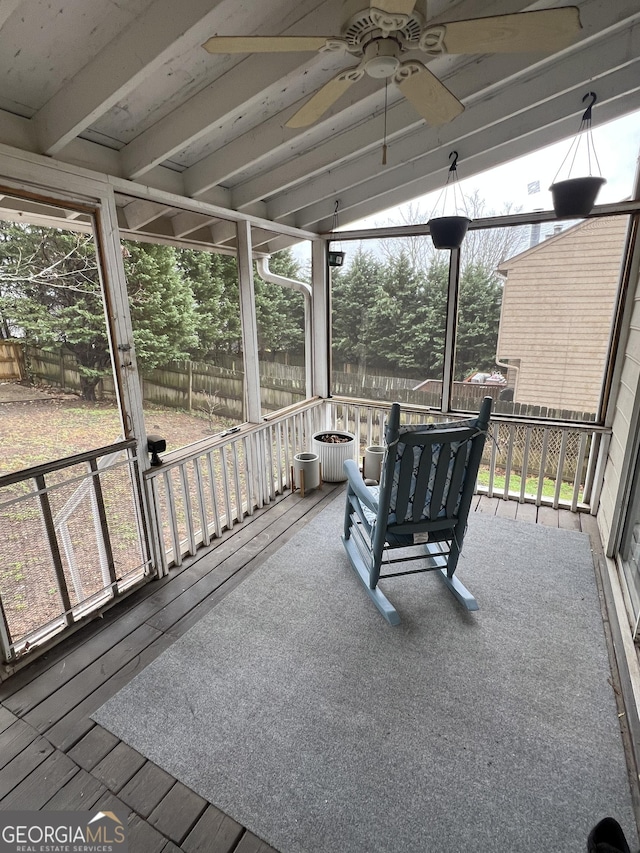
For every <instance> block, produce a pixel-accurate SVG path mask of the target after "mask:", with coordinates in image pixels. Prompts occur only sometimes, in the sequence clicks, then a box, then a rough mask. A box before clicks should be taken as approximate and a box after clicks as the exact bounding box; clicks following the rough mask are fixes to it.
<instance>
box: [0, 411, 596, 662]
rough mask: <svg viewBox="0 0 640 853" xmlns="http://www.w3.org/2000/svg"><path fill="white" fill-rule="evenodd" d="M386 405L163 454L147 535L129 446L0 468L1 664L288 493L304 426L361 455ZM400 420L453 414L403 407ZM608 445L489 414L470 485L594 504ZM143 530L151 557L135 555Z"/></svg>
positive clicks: (590, 431)
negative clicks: (345, 438) (334, 433)
mask: <svg viewBox="0 0 640 853" xmlns="http://www.w3.org/2000/svg"><path fill="white" fill-rule="evenodd" d="M388 410H389V406H388V405H387V404H380V403H376V402H370V401H355V400H349V399H338V398H332V399H329V400H320V399H317V400H313V401H307V402H305V403H303V404H299V405H297V406H294V407H291V408H290V409H289V410H285V411H282V412H280V413H279V414H278V415H275V416H272V417H270V418H269V419H268V420H266V421H265V422H264V423H262V424H260V425H256V426H252V425H244V426H242V427H235V428H233V429H231V430H227V431H226V432H223V433H221V434H220V435H218V436H212V437H211V438H207V439H205V440H203V441H200V442H197V443H195V444H192V445H189V446H188V447H186V448H183V449H182V450H179V451H176V452H174V453H171V454H166V455H165V456H164V458H163V460H162V464H161V465H160V466H158V467H154V468H151V469H149V470H148V471H146V472H145V473H144V474H143V475H142V478H141V481H140V482H141V484H142V487H143V489H144V490H145V493H146V494H145V498H146V500H143V501H141V503H142V504H143V505H145V506H148V507H149V513H148V515H149V530H148V533H149V541H148V542H146V541H145V539H144V534H145V531H144V530H141V531H140V530H134V529H128V528H127V524H129V526H131V519H132V518H137V517H138V516H137V515H136V513H135V511H133V512H132V506H131V496H132V493H131V484H132V482H133V483H135V482H137V460H136V457H135V442H120V443H118V444H115V445H110V446H108V447H104V448H100V449H99V450H96V451H93V452H91V453H86V454H80V455H78V456H75V457H70V458H68V459H65V460H59V461H58V462H55V463H52V464H51V465H44V466H38V467H36V468H32V469H29V470H27V471H21V472H19V473H17V474H14V475H8V476H5V477H1V478H0V522H1V523H2V526H3V531H4V537H3V539H7V537H8V539H7V542H4V541H3V542H2V547H3V549H4V554H5V560H4V563H5V566H6V565H7V557H6V554H10V555H12V556H10V558H9V563H10V566H9V572H13V580H12V584H13V586H12V587H10V588H11V589H12V590H13V596H12V598H11V600H9V598H8V597H7V595H6V593H5V592H4V590H6V589H7V578H6V577H5V578H4V579H3V587H2V590H3V597H2V599H1V600H0V605H2V607H1V609H0V643H1V646H2V651H3V653H4V656H5V660H7V661H12V660H15V658H16V657H18V656H20V655H24V654H25V653H26V652H27V651H28V650H29V649H30V648H31V647H35V646H37V645H41V644H42V643H43V642H46V641H47V640H48V639H50V638H51V637H53V636H54V635H59V636H62V635H63V632H64V631H65V629H70V628H72V627H73V626H74V625H75V624H76V623H77V622H78V621H79V620H81V619H83V618H86V617H88V616H89V615H91V614H92V613H95V612H97V611H99V610H100V609H102V608H103V607H104V606H106V604H108V603H109V602H110V601H111V600H113V599H114V598H115V597H116V596H118V595H120V594H122V592H123V591H124V590H125V589H126V588H127V587H131V586H132V585H135V584H136V583H137V582H138V581H140V580H143V579H148V578H149V577H150V576H153V575H155V574H158V575H164V574H167V573H168V572H169V570H170V568H171V567H172V566H180V565H181V563H182V561H183V559H184V557H185V556H186V555H194V554H196V553H197V551H198V550H199V549H200V548H203V547H207V546H208V545H210V544H211V542H212V541H213V540H214V539H215V538H217V537H220V536H221V535H222V533H223V532H224V531H225V530H228V529H231V528H232V527H233V526H234V525H235V524H237V523H239V522H241V521H242V519H243V518H244V517H245V516H247V515H252V514H253V512H254V511H255V510H256V509H257V508H259V507H262V506H264V505H266V504H268V503H270V502H271V501H273V500H274V499H275V497H276V496H277V495H279V494H282V493H283V492H285V491H286V490H288V489H290V488H291V485H292V484H291V469H292V465H293V457H294V455H295V454H296V453H298V452H302V451H305V450H310V449H311V447H312V444H311V438H312V436H313V434H314V433H315V432H319V431H325V430H327V429H331V428H334V429H341V430H347V431H349V432H351V433H354V434H355V435H356V436H357V438H358V445H359V449H358V453H359V458H360V459H361V458H362V455H363V453H364V448H365V447H366V446H367V445H371V444H381V443H383V434H384V422H385V418H386V415H387V413H388ZM403 419H404V420H405V421H408V422H411V423H421V422H424V421H430V420H432V421H434V422H435V421H442V420H447V419H451V418H445V417H443V416H442V415H440V414H438V413H435V412H427V411H425V410H424V409H421V408H420V407H416V406H410V405H408V404H405V405H404V406H403ZM608 442H609V433H608V431H607V430H606V429H603V428H600V427H594V426H593V425H587V424H575V423H552V422H548V421H539V422H536V421H526V422H525V421H515V420H513V419H511V420H509V419H507V418H505V417H500V416H496V417H494V418H493V419H492V425H491V435H490V438H489V440H488V441H487V444H486V447H485V456H484V460H483V465H482V469H481V473H480V476H479V479H478V485H477V490H478V492H480V493H484V494H487V495H489V496H491V497H496V496H498V497H501V498H503V499H504V500H518V501H521V502H532V503H535V504H537V505H538V506H540V505H549V506H553V507H555V508H559V507H560V508H566V509H568V510H573V511H574V512H575V511H583V512H584V511H587V512H588V511H591V512H595V508H596V507H597V503H598V497H599V490H600V485H601V479H602V473H601V472H602V470H603V462H604V460H605V459H606V454H607V450H608ZM123 457H124V459H123ZM61 472H62V474H64V476H62V477H61ZM123 477H124V479H125V480H126V483H128V492H127V491H126V489H125V487H124V486H125V484H124V483H123V479H122V478H123ZM105 493H108V499H107V498H106V497H105ZM127 494H128V501H129V503H128V506H127V505H126V504H127V501H125V500H124V498H125V496H126V495H127ZM121 504H122V506H121ZM123 512H124V516H123V514H122V513H123ZM125 516H126V520H125ZM7 522H9V523H7ZM123 534H124V538H123ZM138 534H141V536H140V537H138ZM141 539H142V542H143V545H142V551H145V548H149V550H150V553H151V554H152V557H153V559H152V560H151V561H148V560H145V559H144V558H143V557H142V552H141V551H140V550H139V546H138V545H137V543H139V542H140V541H141ZM134 541H135V543H136V545H135V546H134V544H133V543H134ZM114 542H115V545H114ZM115 550H117V554H115V555H114V551H115ZM145 553H146V551H145ZM36 602H38V603H39V606H37V607H36V606H35V603H36ZM43 602H44V605H45V606H42V604H43Z"/></svg>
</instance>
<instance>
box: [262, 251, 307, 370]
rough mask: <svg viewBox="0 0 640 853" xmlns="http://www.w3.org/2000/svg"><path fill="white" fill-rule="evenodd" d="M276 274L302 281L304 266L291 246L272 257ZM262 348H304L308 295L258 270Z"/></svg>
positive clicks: (289, 349)
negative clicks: (265, 277)
mask: <svg viewBox="0 0 640 853" xmlns="http://www.w3.org/2000/svg"><path fill="white" fill-rule="evenodd" d="M269 269H270V270H271V272H273V273H275V274H276V275H281V276H283V277H284V278H291V279H294V280H295V281H302V278H301V274H300V267H299V265H298V263H297V262H296V260H295V258H294V257H293V255H292V254H291V252H290V250H288V249H285V250H283V251H281V252H278V253H277V254H275V255H273V256H272V257H271V258H270V259H269ZM254 285H255V293H256V324H257V328H258V349H259V351H260V353H261V354H264V353H266V352H272V353H274V352H287V353H297V354H301V353H303V352H304V296H303V295H302V294H301V293H300V292H298V291H296V290H293V289H290V288H287V287H281V286H280V285H278V284H271V283H269V282H265V281H263V280H262V279H261V278H260V276H259V275H258V273H257V270H256V272H255V274H254Z"/></svg>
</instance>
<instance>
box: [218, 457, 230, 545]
mask: <svg viewBox="0 0 640 853" xmlns="http://www.w3.org/2000/svg"><path fill="white" fill-rule="evenodd" d="M228 446H229V445H227V444H225V445H223V446H222V447H221V448H220V463H221V471H222V487H223V489H224V505H225V512H226V525H225V526H226V527H227V529H229V530H231V529H232V527H233V512H232V510H231V493H230V490H229V466H228V464H227V448H228Z"/></svg>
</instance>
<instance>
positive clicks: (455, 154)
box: [449, 151, 458, 172]
mask: <svg viewBox="0 0 640 853" xmlns="http://www.w3.org/2000/svg"><path fill="white" fill-rule="evenodd" d="M452 157H453V162H452V164H451V165H450V166H449V171H450V172H455V171H456V164H457V162H458V152H457V151H452V152H451V154H449V160H451V158H452Z"/></svg>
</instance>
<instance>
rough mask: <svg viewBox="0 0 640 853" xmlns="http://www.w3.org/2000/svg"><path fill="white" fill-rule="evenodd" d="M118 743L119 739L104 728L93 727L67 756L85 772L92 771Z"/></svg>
mask: <svg viewBox="0 0 640 853" xmlns="http://www.w3.org/2000/svg"><path fill="white" fill-rule="evenodd" d="M117 743H118V738H117V737H116V736H115V735H112V734H111V732H109V731H107V730H106V729H103V728H102V726H93V728H92V729H91V730H90V731H89V732H87V734H86V735H85V736H84V737H83V738H82V740H80V741H79V742H78V743H77V744H76V745H75V746H74V747H72V748H71V749H70V750H69V751H68V752H67V755H68V756H69V758H71V759H72V760H73V761H75V763H76V764H78V765H79V766H80V767H84V769H85V770H92V769H93V768H94V767H95V766H96V764H97V763H98V762H99V761H102V759H103V758H104V757H105V756H107V755H108V754H109V753H110V752H111V750H112V749H113V748H114V747H115V745H116V744H117Z"/></svg>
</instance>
